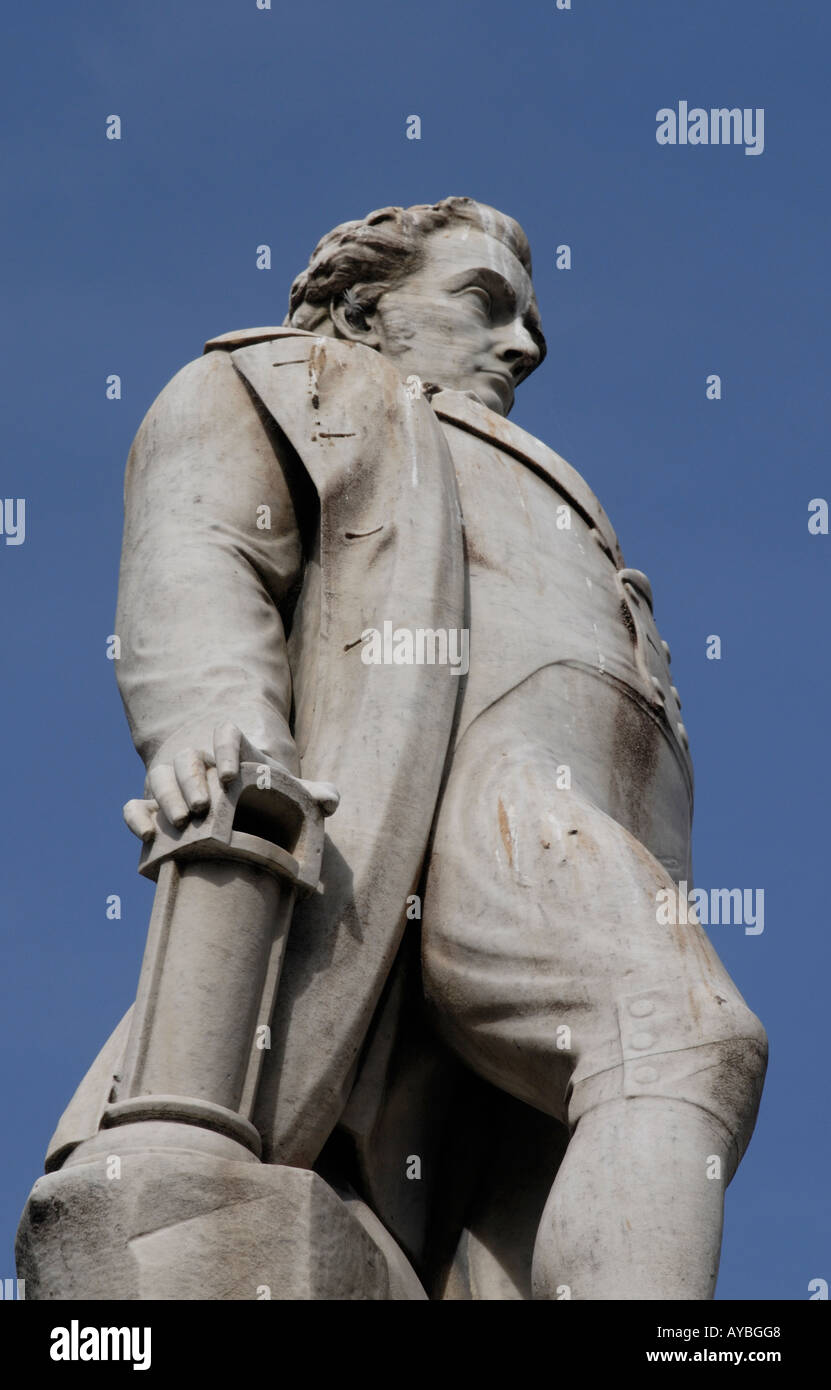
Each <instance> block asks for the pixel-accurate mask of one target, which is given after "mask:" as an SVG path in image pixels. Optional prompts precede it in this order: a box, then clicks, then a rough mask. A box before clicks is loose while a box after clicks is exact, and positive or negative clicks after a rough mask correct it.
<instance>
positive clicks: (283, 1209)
mask: <svg viewBox="0 0 831 1390" xmlns="http://www.w3.org/2000/svg"><path fill="white" fill-rule="evenodd" d="M544 355H545V340H544V338H543V334H542V329H541V326H540V318H539V313H538V309H537V304H536V300H535V297H534V290H533V286H532V282H531V258H530V252H529V248H528V243H527V241H526V238H525V235H524V234H523V232H522V230H521V228H520V227H519V226H518V224H517V223H516V222H515V221H513V220H512V219H511V218H509V217H507V216H504V215H503V214H501V213H499V212H497V211H495V210H494V209H493V208H490V207H487V206H484V205H483V204H480V203H477V202H475V201H473V200H471V199H469V198H446V199H444V200H443V201H442V202H440V203H437V204H435V205H434V206H418V207H412V208H408V209H402V208H384V209H381V210H380V211H377V212H373V213H371V214H370V215H369V216H367V217H365V218H364V219H362V220H358V221H352V222H346V223H344V224H343V225H341V226H339V227H337V228H335V230H334V231H332V232H330V233H329V234H328V236H326V237H324V238H323V240H322V241H321V242H320V243H319V245H318V246H317V248H316V250H315V252H314V254H313V256H312V258H311V261H310V263H309V266H308V268H307V269H306V270H305V271H304V272H303V273H302V274H301V275H299V276H298V278H297V279H296V280H295V282H294V284H293V286H292V290H291V300H290V309H289V314H288V317H287V318H286V321H285V323H284V325H283V326H282V327H279V328H277V327H274V328H257V329H248V330H245V331H242V332H238V333H227V334H225V335H224V336H222V337H219V338H215V339H213V340H211V341H210V342H209V343H208V344H207V346H206V349H205V355H203V356H202V357H201V358H199V359H197V360H196V361H193V362H191V363H190V364H189V365H188V366H186V367H184V368H183V369H182V371H181V372H179V374H178V375H177V376H176V377H175V378H174V379H173V381H172V382H171V383H170V384H169V385H168V386H167V387H166V388H165V390H164V391H163V392H162V394H161V395H160V396H159V398H158V400H157V401H156V402H155V403H154V405H153V406H152V407H151V409H150V411H149V413H148V414H147V416H146V418H145V420H144V421H143V423H142V425H141V428H140V429H139V432H138V435H137V436H136V439H135V442H134V444H133V448H132V451H131V454H130V458H129V462H128V467H127V478H126V487H125V509H126V524H125V533H124V547H123V556H122V567H121V577H120V585H119V600H118V615H117V621H116V631H117V633H118V634H119V636H120V638H121V651H122V655H121V659H120V661H119V662H118V668H117V669H118V679H119V686H120V690H121V694H122V697H123V700H124V705H125V708H126V712H127V717H128V719H129V723H130V728H131V731H132V735H133V739H134V741H135V744H136V747H137V749H138V751H139V753H140V754H141V756H142V758H143V760H144V762H145V765H146V768H147V783H146V787H145V793H144V799H142V800H138V801H133V802H130V803H128V805H127V807H126V808H125V815H126V819H127V823H128V825H129V826H130V827H131V829H132V830H134V831H135V832H136V834H137V835H138V836H139V837H140V838H141V839H142V840H143V842H144V848H143V851H142V862H141V868H142V871H143V872H145V873H147V874H148V875H149V876H150V877H153V878H155V879H156V880H157V890H156V899H155V905H154V909H153V918H152V921H151V927H150V934H149V939H148V947H147V954H146V956H145V962H144V966H143V969H142V976H141V981H140V984H139V991H138V997H137V1002H136V1005H135V1006H134V1009H133V1010H131V1012H130V1013H129V1014H128V1015H127V1016H126V1017H125V1019H124V1020H123V1021H122V1023H121V1025H119V1027H118V1029H117V1030H116V1032H115V1033H114V1034H113V1036H112V1038H111V1039H110V1040H109V1042H108V1043H107V1044H106V1045H105V1047H104V1049H103V1051H102V1052H101V1054H100V1055H99V1057H98V1059H97V1061H96V1062H95V1063H94V1064H93V1066H92V1068H91V1070H90V1072H89V1073H88V1074H87V1076H86V1078H85V1079H84V1081H83V1082H82V1083H81V1086H80V1088H79V1090H78V1092H77V1093H76V1095H75V1097H74V1099H73V1100H72V1102H71V1103H70V1105H69V1107H68V1109H67V1111H66V1112H65V1114H64V1116H63V1118H62V1119H61V1122H60V1124H59V1126H58V1129H57V1132H56V1134H55V1136H54V1138H53V1141H52V1143H51V1145H50V1149H49V1154H48V1157H47V1164H46V1167H47V1174H46V1176H45V1177H44V1178H41V1179H40V1180H39V1182H38V1183H37V1184H36V1186H35V1188H34V1191H33V1193H32V1196H31V1198H30V1200H29V1203H28V1205H27V1208H26V1211H25V1213H24V1217H23V1220H22V1223H21V1229H20V1233H19V1241H18V1245H19V1264H20V1272H21V1275H25V1277H26V1279H27V1281H28V1282H27V1290H28V1292H29V1296H30V1297H40V1298H66V1297H110V1298H112V1297H117V1298H128V1299H129V1298H215V1299H216V1298H239V1299H244V1298H252V1299H254V1298H260V1297H272V1298H284V1299H285V1298H308V1299H332V1298H351V1299H389V1298H394V1299H419V1298H421V1299H423V1298H425V1297H427V1298H431V1299H437V1300H438V1299H468V1300H469V1299H531V1298H535V1299H558V1298H574V1299H659V1298H667V1299H707V1298H710V1297H712V1294H713V1290H714V1286H715V1279H716V1273H717V1268H718V1258H719V1248H720V1241H721V1224H722V1209H723V1197H724V1188H725V1187H726V1185H727V1183H728V1182H729V1181H730V1179H731V1177H732V1175H733V1173H734V1172H735V1169H736V1166H737V1164H738V1162H739V1160H740V1158H741V1156H742V1154H743V1152H744V1150H745V1147H746V1145H747V1143H748V1141H749V1138H750V1135H751V1132H752V1129H753V1125H754V1122H755V1116H756V1111H757V1108H758V1103H759V1097H760V1093H761V1087H762V1081H763V1076H764V1070H765V1061H766V1041H765V1034H764V1030H763V1029H762V1026H761V1024H760V1023H759V1021H758V1019H757V1018H756V1017H755V1016H754V1015H753V1014H752V1013H751V1012H750V1010H749V1009H748V1007H747V1006H746V1004H745V1002H744V1000H743V999H742V997H741V995H740V994H739V993H738V991H737V989H736V987H735V986H734V985H733V983H732V982H731V980H730V978H729V977H728V975H727V973H726V971H725V970H724V967H723V966H722V964H721V963H720V961H719V959H718V956H717V955H716V952H715V950H714V949H713V947H712V945H711V944H710V942H709V939H708V938H707V936H706V935H705V933H704V932H703V930H702V929H701V927H700V926H699V925H698V924H697V922H696V921H692V922H691V923H685V924H684V925H679V926H666V925H661V924H660V923H659V920H658V913H657V911H656V902H657V901H659V894H661V895H662V894H665V892H666V890H672V891H674V890H675V889H676V886H677V885H678V883H679V882H680V881H681V880H685V881H689V880H690V878H691V869H690V850H689V846H690V823H691V814H692V767H691V762H690V756H689V748H688V741H687V735H686V732H685V730H684V726H683V724H682V723H681V722H680V716H679V707H680V702H679V699H678V693H677V691H676V689H675V687H674V685H673V684H672V681H671V677H670V670H669V661H670V653H669V648H668V647H667V645H666V643H665V642H662V640H661V638H660V636H659V634H658V630H657V628H656V625H655V621H654V618H653V600H652V593H651V590H650V585H649V581H648V580H647V578H646V576H645V575H644V574H642V573H641V572H640V571H638V570H635V569H627V568H625V567H624V562H623V558H622V555H621V552H620V549H619V546H618V541H617V538H616V536H615V533H614V531H613V530H612V527H611V525H610V523H609V521H608V519H607V517H606V515H605V513H604V511H603V510H602V508H601V506H600V504H599V503H598V501H597V500H596V498H595V497H594V495H593V494H592V492H591V491H590V489H589V488H588V486H587V484H586V483H585V482H584V481H583V479H582V478H581V477H580V476H579V474H577V473H576V472H575V471H574V469H573V468H571V467H570V466H569V464H567V463H566V462H565V461H564V460H563V459H562V458H560V457H559V456H558V455H557V454H555V453H553V452H552V451H551V450H550V449H549V448H548V447H547V446H546V445H544V444H542V443H541V442H540V441H539V440H538V439H535V438H534V437H532V436H531V435H529V434H527V433H526V432H525V431H523V430H522V429H520V428H519V427H518V426H516V425H514V424H509V423H508V420H507V416H508V414H509V412H510V410H511V407H512V405H513V401H514V392H515V390H516V387H517V386H518V385H519V384H520V382H522V381H523V380H524V379H525V378H526V377H527V376H528V375H529V374H530V373H531V372H532V371H534V369H535V368H536V367H537V366H538V365H539V364H540V362H541V361H542V359H543V357H544ZM338 802H339V804H338ZM661 900H663V899H661ZM714 1174H715V1175H716V1176H715V1180H713V1175H714Z"/></svg>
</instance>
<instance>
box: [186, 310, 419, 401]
mask: <svg viewBox="0 0 831 1390" xmlns="http://www.w3.org/2000/svg"><path fill="white" fill-rule="evenodd" d="M204 352H205V353H207V354H214V360H216V357H215V355H216V354H217V353H222V352H226V353H230V354H231V355H232V356H233V359H234V365H235V366H236V367H237V369H238V370H239V371H240V372H241V373H242V375H243V376H245V377H246V378H247V379H248V381H249V384H250V385H252V386H253V387H254V389H255V390H257V389H259V387H260V386H261V385H263V384H264V380H265V378H268V377H269V376H270V375H271V372H270V368H272V367H297V366H298V365H300V364H301V363H306V364H308V369H309V371H311V372H312V374H313V376H314V379H315V380H316V381H319V380H321V379H322V378H323V376H324V375H326V377H327V380H328V383H329V385H330V386H331V385H332V383H333V380H334V378H337V379H338V380H339V386H340V390H341V391H342V390H344V389H347V390H351V391H360V392H361V393H362V394H363V395H364V397H365V399H367V400H372V399H373V398H374V399H376V400H377V401H378V403H383V404H384V405H385V408H387V409H388V408H389V402H390V399H391V396H390V393H392V398H394V397H395V396H396V395H398V396H400V397H401V398H402V399H403V398H404V397H405V396H406V395H408V394H409V392H408V390H407V388H405V385H404V383H403V381H402V379H401V377H400V375H399V373H398V371H397V370H396V368H395V366H394V365H393V363H392V362H391V361H390V360H389V359H388V358H386V357H384V356H383V355H382V354H381V353H380V352H376V351H375V349H374V348H370V347H367V346H366V345H365V344H364V343H354V342H351V341H350V340H349V339H347V338H332V337H329V336H328V335H327V334H320V333H309V332H307V331H306V330H305V329H302V328H290V327H282V328H243V329H239V330H236V331H235V332H233V333H221V334H220V335H219V336H218V337H216V338H209V339H208V341H207V343H206V344H205V348H204ZM210 360H211V357H210V356H209V357H208V361H210ZM379 393H380V394H379ZM270 394H271V392H270V390H269V395H270Z"/></svg>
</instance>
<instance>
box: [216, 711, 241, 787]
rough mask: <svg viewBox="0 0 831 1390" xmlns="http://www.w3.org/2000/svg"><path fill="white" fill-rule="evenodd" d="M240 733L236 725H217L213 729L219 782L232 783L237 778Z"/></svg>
mask: <svg viewBox="0 0 831 1390" xmlns="http://www.w3.org/2000/svg"><path fill="white" fill-rule="evenodd" d="M241 744H242V733H241V732H240V730H239V729H238V728H237V726H236V724H231V723H226V724H219V725H217V727H216V728H215V729H214V757H215V759H216V771H217V776H218V777H219V780H220V782H232V781H233V779H234V778H235V777H238V776H239V758H240V746H241Z"/></svg>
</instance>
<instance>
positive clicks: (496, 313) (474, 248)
mask: <svg viewBox="0 0 831 1390" xmlns="http://www.w3.org/2000/svg"><path fill="white" fill-rule="evenodd" d="M364 322H365V323H366V326H367V328H368V330H369V331H368V333H367V334H363V333H356V332H355V331H354V328H353V330H352V331H351V332H350V333H349V336H350V337H357V338H360V339H362V340H363V341H365V342H367V343H369V344H370V345H371V346H372V347H375V348H377V350H378V351H379V352H381V353H383V355H384V356H385V357H389V358H390V359H391V360H392V361H393V362H394V363H395V365H396V367H397V368H398V370H399V372H400V373H401V375H402V377H404V378H406V377H408V376H411V375H415V376H418V377H420V378H421V380H422V381H423V382H424V383H425V384H426V383H433V384H435V385H438V386H443V387H449V388H451V389H453V390H455V391H475V393H476V395H477V396H479V397H480V399H481V400H483V401H484V403H485V405H488V406H490V408H491V409H492V410H495V411H498V412H499V414H500V415H507V414H508V411H509V410H510V409H511V406H512V405H513V401H514V390H515V388H516V386H517V385H518V383H519V382H520V381H522V380H523V379H524V378H525V377H526V376H528V375H529V373H530V372H532V371H533V370H534V368H535V367H536V366H537V364H538V362H539V361H540V357H541V355H542V353H541V348H540V345H539V342H538V341H537V340H536V338H535V335H539V334H540V319H539V311H538V309H537V302H536V299H535V298H534V287H533V285H532V284H531V280H530V277H529V276H528V274H527V272H526V271H525V270H524V269H523V266H522V265H521V263H520V262H519V261H518V260H517V258H516V256H515V255H514V254H513V252H512V251H511V250H510V249H509V248H508V247H507V246H506V245H505V244H504V242H501V241H498V240H497V239H496V238H495V237H493V236H490V235H489V234H488V233H487V232H484V231H481V230H480V229H479V228H478V227H474V226H471V225H470V224H468V223H459V222H456V223H452V224H451V225H450V226H449V227H447V228H443V229H442V230H440V231H435V232H431V233H430V234H429V235H428V236H427V237H426V238H425V257H424V261H423V263H422V265H421V266H420V267H419V269H418V270H417V271H415V272H414V273H413V274H411V275H409V276H408V277H407V278H406V280H403V281H402V282H401V284H400V285H397V286H395V287H394V288H393V289H390V290H387V291H386V293H385V294H383V295H382V296H381V298H380V300H379V301H378V304H377V307H376V309H375V311H374V313H372V314H371V315H366V316H365V318H364Z"/></svg>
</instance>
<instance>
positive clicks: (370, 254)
mask: <svg viewBox="0 0 831 1390" xmlns="http://www.w3.org/2000/svg"><path fill="white" fill-rule="evenodd" d="M450 222H469V223H472V224H473V225H474V226H476V227H479V228H480V229H481V230H482V231H484V232H488V233H490V235H491V236H494V237H496V238H497V240H499V241H501V242H504V244H505V245H506V246H508V247H509V249H510V250H511V251H513V253H514V255H515V256H516V258H517V260H518V261H520V263H521V264H522V265H523V266H524V268H525V269H526V270H527V272H528V274H529V275H530V274H531V249H530V247H529V245H528V239H527V237H526V235H525V233H524V232H523V230H522V228H521V227H520V225H519V223H518V222H515V221H514V219H513V218H512V217H508V216H507V215H506V214H505V213H503V212H497V210H496V208H492V207H489V206H488V205H487V203H477V202H476V200H475V199H474V198H442V200H441V202H439V203H432V204H430V203H419V204H416V206H415V207H411V208H379V209H378V210H377V211H376V212H370V213H368V214H367V216H366V217H364V218H360V219H358V220H356V221H354V222H342V223H341V224H340V226H339V227H335V228H334V229H333V230H332V231H331V232H327V234H326V236H325V237H323V239H322V240H321V241H319V242H318V244H317V246H316V247H315V249H314V251H313V252H312V257H311V260H310V261H309V264H308V266H307V267H306V269H305V270H304V271H302V272H301V274H300V275H298V276H297V279H296V280H295V281H294V283H293V285H292V287H291V293H290V295H289V311H288V314H287V315H286V318H285V320H284V323H285V324H286V325H289V324H291V325H292V326H293V327H294V328H303V329H306V330H307V331H314V329H315V328H317V327H318V326H319V324H321V323H322V322H323V321H324V320H325V319H326V318H328V315H329V305H330V303H331V301H332V299H334V298H336V297H338V296H340V297H343V298H346V300H347V302H348V303H349V304H351V305H352V306H354V307H358V306H360V307H361V308H363V309H374V308H375V305H376V304H377V302H378V300H379V299H380V298H381V295H382V294H383V293H384V291H385V290H388V289H390V288H391V287H392V286H393V285H394V284H397V283H398V282H399V281H400V280H402V279H404V278H405V276H407V275H410V274H412V273H413V272H414V271H416V270H417V269H418V267H419V265H420V264H421V262H422V260H423V257H424V238H425V237H426V236H427V235H428V234H429V233H430V232H434V231H437V230H438V229H439V228H440V227H446V226H447V225H448V223H450Z"/></svg>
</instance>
